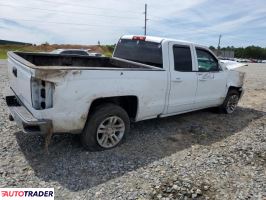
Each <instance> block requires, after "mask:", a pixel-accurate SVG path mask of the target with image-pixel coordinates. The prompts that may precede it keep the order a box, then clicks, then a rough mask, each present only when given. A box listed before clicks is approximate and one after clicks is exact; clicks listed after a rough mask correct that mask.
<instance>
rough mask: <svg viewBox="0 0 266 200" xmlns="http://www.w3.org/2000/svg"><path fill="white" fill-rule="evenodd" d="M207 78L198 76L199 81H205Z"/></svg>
mask: <svg viewBox="0 0 266 200" xmlns="http://www.w3.org/2000/svg"><path fill="white" fill-rule="evenodd" d="M207 80H208V79H206V78H200V79H199V81H207Z"/></svg>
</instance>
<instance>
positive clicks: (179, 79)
mask: <svg viewBox="0 0 266 200" xmlns="http://www.w3.org/2000/svg"><path fill="white" fill-rule="evenodd" d="M173 81H174V82H178V83H180V82H182V79H181V78H179V77H177V78H175V79H174V80H173Z"/></svg>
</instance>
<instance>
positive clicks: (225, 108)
mask: <svg viewBox="0 0 266 200" xmlns="http://www.w3.org/2000/svg"><path fill="white" fill-rule="evenodd" d="M238 101H239V92H238V91H236V90H230V91H229V92H228V94H227V96H226V98H225V100H224V103H223V104H222V105H221V107H220V110H221V111H222V112H223V113H225V114H231V113H233V112H234V111H235V109H236V107H237V104H238Z"/></svg>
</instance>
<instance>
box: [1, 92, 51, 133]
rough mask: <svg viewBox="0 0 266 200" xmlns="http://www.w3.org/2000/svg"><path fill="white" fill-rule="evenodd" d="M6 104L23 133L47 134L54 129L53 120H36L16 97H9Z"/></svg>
mask: <svg viewBox="0 0 266 200" xmlns="http://www.w3.org/2000/svg"><path fill="white" fill-rule="evenodd" d="M6 103H7V105H8V107H9V110H10V113H11V115H12V117H13V118H14V120H15V121H16V123H17V125H18V126H19V127H20V128H22V130H23V132H25V133H31V134H46V133H48V132H49V131H50V130H51V128H52V121H51V120H45V119H43V120H40V119H36V118H35V117H34V116H33V115H32V114H31V113H30V112H29V111H28V110H27V109H26V108H25V107H24V106H23V105H21V104H20V103H19V102H18V101H17V99H16V97H15V96H7V97H6Z"/></svg>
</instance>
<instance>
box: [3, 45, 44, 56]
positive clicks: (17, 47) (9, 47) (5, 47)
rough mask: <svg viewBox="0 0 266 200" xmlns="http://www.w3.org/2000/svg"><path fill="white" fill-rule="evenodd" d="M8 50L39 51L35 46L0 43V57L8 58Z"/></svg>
mask: <svg viewBox="0 0 266 200" xmlns="http://www.w3.org/2000/svg"><path fill="white" fill-rule="evenodd" d="M8 51H33V52H35V51H39V50H36V49H35V48H34V46H25V45H0V59H6V58H7V52H8Z"/></svg>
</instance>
